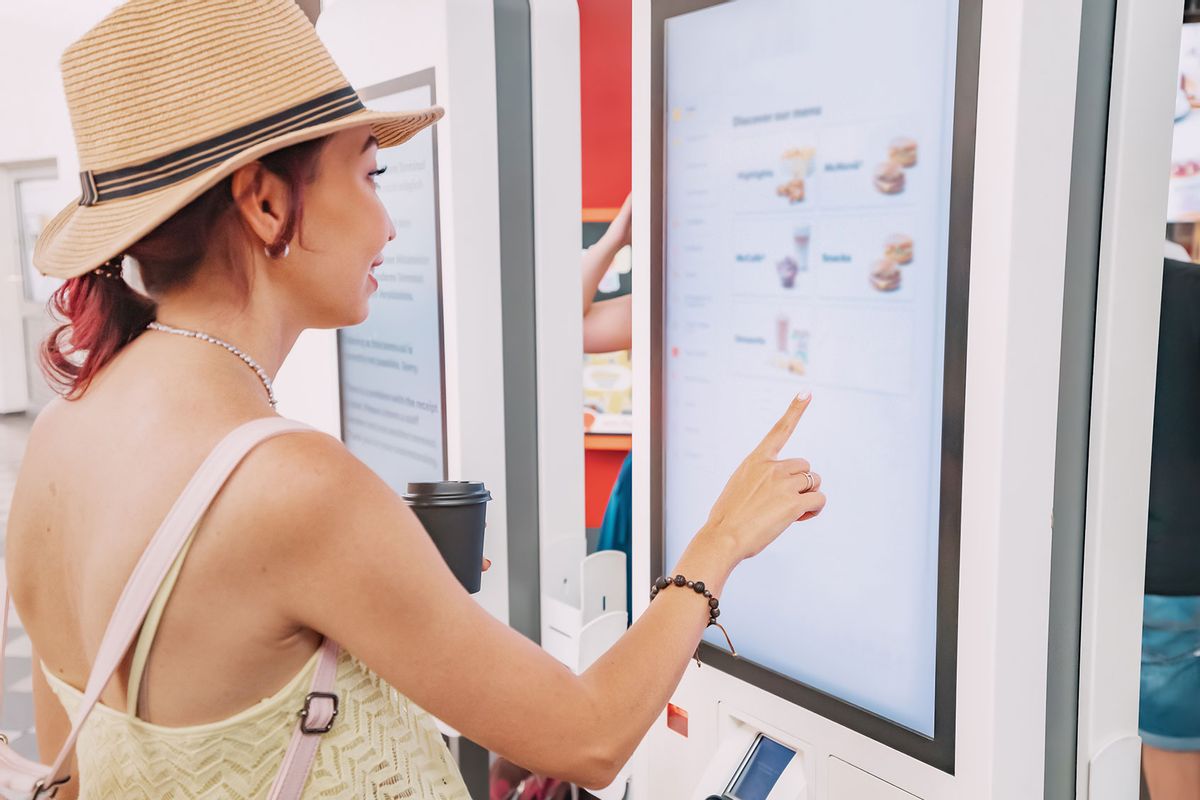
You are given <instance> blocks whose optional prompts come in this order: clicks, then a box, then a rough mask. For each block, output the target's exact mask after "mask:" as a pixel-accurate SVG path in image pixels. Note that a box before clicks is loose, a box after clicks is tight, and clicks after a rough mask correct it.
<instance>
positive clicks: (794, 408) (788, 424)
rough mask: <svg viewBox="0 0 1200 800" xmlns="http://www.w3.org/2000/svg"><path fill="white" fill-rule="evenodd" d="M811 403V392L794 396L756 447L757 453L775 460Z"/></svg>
mask: <svg viewBox="0 0 1200 800" xmlns="http://www.w3.org/2000/svg"><path fill="white" fill-rule="evenodd" d="M811 402H812V393H811V392H807V391H804V392H801V393H800V394H798V395H796V397H795V398H794V399H793V400H792V402H791V404H790V405H789V406H788V408H787V411H785V412H784V413H783V416H782V417H780V419H779V421H778V422H776V423H775V425H774V427H772V428H771V430H770V431H769V432H768V433H767V435H766V437H765V438H764V439H763V440H762V443H761V444H760V445H759V446H758V452H759V454H760V455H762V456H764V457H765V458H775V457H776V456H778V455H779V451H780V450H782V449H783V448H784V445H786V444H787V443H788V440H789V439H791V438H792V433H793V432H794V431H795V430H796V425H797V424H799V422H800V418H801V417H803V416H804V412H805V410H806V409H807V408H808V406H809V403H811Z"/></svg>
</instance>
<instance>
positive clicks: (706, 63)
mask: <svg viewBox="0 0 1200 800" xmlns="http://www.w3.org/2000/svg"><path fill="white" fill-rule="evenodd" d="M1099 5H1104V6H1105V7H1104V8H1103V9H1100V8H1098V6H1099ZM1134 5H1136V4H1125V3H1110V4H1090V6H1089V4H1080V3H1050V4H1047V3H1036V2H1007V1H1005V2H992V1H991V0H934V1H933V2H925V3H916V4H913V3H905V4H895V3H892V4H869V5H868V6H863V5H862V4H847V3H826V2H815V1H811V2H810V1H808V0H791V1H788V0H731V1H729V2H722V1H721V0H652V2H648V3H645V4H637V5H635V11H634V59H635V64H634V75H635V80H634V138H635V142H634V204H635V208H636V209H638V211H639V214H638V215H637V216H636V218H635V223H634V229H633V239H634V269H633V274H634V304H635V329H634V330H635V335H634V341H635V349H634V355H633V359H634V364H635V376H636V377H635V385H634V395H635V403H636V404H637V409H638V411H637V413H635V418H636V433H635V439H634V454H635V455H634V476H635V487H638V489H640V490H641V491H635V494H634V529H635V554H634V564H633V574H634V580H635V582H636V581H637V580H638V579H639V577H640V578H641V579H642V580H643V581H644V584H645V586H649V585H650V582H651V581H652V580H653V578H654V577H655V576H657V575H660V574H664V573H668V574H669V570H670V569H671V567H672V565H673V563H674V560H675V559H676V558H677V557H678V556H679V554H680V553H681V552H682V550H683V548H684V546H685V545H686V544H687V542H688V541H689V540H690V538H691V536H692V535H694V533H695V532H696V531H697V530H698V529H699V528H700V526H701V525H702V524H703V522H704V520H705V517H706V515H707V512H708V509H709V506H710V505H711V503H712V501H713V499H714V498H715V497H716V496H717V495H718V493H719V491H720V489H721V486H722V484H723V481H724V480H725V478H726V477H727V476H728V475H729V474H730V473H731V472H732V470H733V469H734V467H735V466H736V465H737V463H738V462H739V461H740V460H741V458H742V457H744V455H745V453H747V452H748V451H749V450H750V449H751V448H752V447H753V446H754V444H755V443H756V442H757V441H758V439H759V438H760V437H761V436H762V434H763V432H764V431H765V430H766V429H767V428H768V427H769V425H770V424H771V423H772V422H773V421H774V419H775V418H777V417H778V415H779V414H780V413H781V412H782V410H783V408H784V407H785V406H786V404H787V402H788V400H789V399H790V398H791V397H792V396H793V395H794V394H795V393H796V392H798V391H800V390H809V391H812V392H813V395H814V400H813V403H812V405H811V407H810V410H809V412H808V414H807V415H806V417H805V419H804V420H803V421H802V422H801V424H800V427H799V429H798V430H797V433H796V435H795V437H794V441H793V442H792V444H791V446H790V447H789V448H788V449H787V450H785V452H784V454H783V455H784V456H785V457H788V456H799V455H803V456H804V457H806V458H809V459H810V460H811V461H812V462H813V465H814V469H815V470H817V471H818V472H820V473H821V475H822V477H823V491H825V492H826V493H827V495H828V497H829V503H828V506H827V508H826V510H825V512H824V513H823V514H822V516H821V517H820V518H819V519H817V520H814V521H811V522H808V523H803V524H800V525H797V526H795V527H794V528H793V529H791V530H789V531H788V532H786V533H785V534H784V536H783V537H781V538H780V540H778V541H777V542H776V543H775V544H773V545H772V546H771V547H769V548H768V549H767V550H766V551H765V552H764V553H762V554H761V555H759V556H758V557H756V558H754V559H752V560H750V561H748V562H746V563H744V564H742V565H741V566H740V567H739V568H738V569H737V570H736V571H735V573H734V575H733V576H732V578H731V579H730V580H729V582H728V585H727V586H726V590H725V595H724V597H722V598H721V611H722V618H721V622H722V623H723V624H724V625H725V627H726V628H727V629H728V631H729V634H730V636H731V637H732V640H733V643H734V644H735V645H736V647H737V651H738V656H737V657H735V656H734V655H733V654H732V653H731V652H730V651H729V649H728V647H727V646H726V644H725V642H724V639H723V638H718V637H716V636H708V637H706V639H705V642H704V643H703V644H702V646H701V651H700V660H701V661H702V662H703V666H697V665H689V668H688V670H687V672H686V674H685V676H684V679H683V681H682V683H681V685H680V687H679V689H678V690H677V692H676V693H675V696H674V698H673V700H672V703H671V705H670V706H669V707H668V709H667V710H666V711H665V713H664V715H663V717H662V718H661V719H660V721H659V722H658V723H657V724H656V725H655V726H654V728H653V729H652V730H651V732H650V734H649V735H648V737H647V739H646V740H645V742H644V743H643V746H642V748H641V750H640V752H639V755H638V760H637V769H636V771H635V776H634V780H633V784H632V786H633V796H634V797H636V798H664V797H671V798H690V799H694V800H710V799H711V798H720V799H721V800H801V799H803V800H913V798H920V799H921V800H961V799H963V798H972V800H974V799H975V798H997V799H999V798H1013V799H1014V800H1027V799H1028V798H1038V797H1064V798H1065V797H1080V798H1084V797H1090V798H1101V797H1103V798H1109V797H1111V798H1118V797H1120V798H1127V797H1135V796H1136V791H1137V767H1138V744H1137V736H1136V730H1137V728H1136V722H1137V713H1136V711H1137V708H1136V706H1137V703H1136V698H1137V663H1136V662H1137V652H1138V651H1137V634H1138V625H1139V621H1140V618H1139V616H1138V609H1139V608H1140V602H1141V594H1140V589H1139V582H1140V580H1141V572H1140V570H1141V561H1140V560H1139V559H1140V557H1141V556H1140V551H1139V549H1138V547H1139V545H1138V538H1137V537H1138V535H1139V533H1138V531H1139V528H1138V525H1139V523H1140V536H1141V537H1142V538H1141V543H1142V545H1144V531H1145V493H1146V486H1147V482H1148V454H1149V420H1150V414H1151V403H1150V398H1152V396H1153V370H1152V369H1150V370H1147V368H1146V364H1147V363H1149V364H1153V360H1154V353H1155V352H1156V351H1155V347H1156V340H1155V338H1154V333H1155V330H1156V327H1157V325H1156V320H1157V296H1156V291H1157V288H1156V287H1157V277H1156V276H1157V271H1158V269H1159V266H1160V264H1161V243H1160V242H1161V238H1162V233H1161V229H1162V219H1163V217H1162V210H1163V206H1164V205H1165V199H1166V196H1165V185H1166V175H1167V171H1166V168H1165V167H1166V154H1167V152H1168V150H1169V135H1168V134H1169V124H1168V121H1169V119H1170V108H1171V86H1172V71H1173V70H1174V66H1173V64H1172V62H1173V61H1174V59H1175V57H1176V53H1177V44H1178V16H1179V15H1178V13H1177V12H1178V9H1176V10H1175V11H1176V13H1174V14H1171V13H1166V12H1163V11H1162V10H1152V9H1147V8H1144V7H1143V8H1140V9H1137V8H1134V7H1133V6H1134ZM1089 15H1090V16H1089ZM1098 17H1106V23H1107V28H1105V25H1104V24H1102V23H1101V22H1098V21H1097V20H1098ZM1081 27H1082V29H1083V30H1085V31H1089V32H1090V33H1092V34H1093V36H1094V38H1091V39H1089V40H1087V41H1085V42H1083V44H1082V46H1081V42H1080V39H1081V35H1080V32H1081ZM1163 51H1165V52H1166V53H1167V55H1166V56H1162V55H1161V53H1162V52H1163ZM1135 76H1136V77H1135ZM1135 87H1136V88H1135ZM1135 92H1136V93H1137V98H1138V99H1137V100H1134V99H1133V96H1134V93H1135ZM1077 97H1078V98H1079V104H1078V105H1077V102H1076V101H1077ZM1098 103H1099V105H1098ZM1155 114H1160V115H1161V119H1162V125H1161V126H1158V127H1154V126H1153V123H1152V122H1150V121H1149V120H1153V119H1155V117H1154V115H1155ZM1077 119H1078V120H1079V122H1078V123H1077ZM1135 119H1138V120H1140V121H1141V122H1142V123H1143V124H1144V126H1145V128H1144V129H1143V130H1141V131H1140V132H1139V133H1138V134H1134V133H1132V126H1133V124H1134V123H1133V120H1135ZM1106 126H1107V136H1105V131H1106ZM1150 127H1154V131H1153V132H1148V131H1147V130H1145V129H1148V128H1150ZM1156 170H1157V172H1156ZM1156 193H1157V195H1156ZM1134 198H1136V199H1137V203H1136V207H1135V203H1134V202H1133V199H1134ZM1139 258H1141V259H1143V260H1142V262H1141V263H1140V264H1139V263H1138V259H1139ZM1121 369H1128V370H1129V373H1128V374H1129V377H1130V380H1129V381H1128V382H1125V381H1122V382H1120V386H1119V387H1118V386H1115V385H1114V382H1115V378H1114V376H1115V374H1116V372H1117V371H1119V370H1121ZM1064 399H1065V400H1064ZM1077 401H1078V402H1077ZM1060 404H1061V407H1060ZM1118 409H1119V411H1118ZM1079 428H1082V429H1083V434H1082V435H1080V436H1078V437H1077V438H1075V439H1071V438H1069V437H1068V438H1064V437H1065V433H1064V432H1066V433H1069V434H1071V435H1074V434H1075V433H1077V432H1078V429H1079ZM1115 440H1120V442H1121V443H1122V446H1124V447H1125V448H1127V449H1126V450H1125V451H1124V455H1123V457H1122V460H1123V461H1124V463H1125V465H1126V466H1127V467H1128V469H1129V472H1128V473H1127V474H1126V478H1127V480H1126V482H1125V484H1124V485H1123V486H1122V490H1121V491H1120V492H1119V493H1118V492H1115V491H1114V489H1115V485H1114V484H1112V483H1111V481H1112V479H1113V477H1114V476H1113V474H1112V471H1111V470H1112V467H1111V466H1110V465H1109V462H1111V461H1112V460H1114V459H1116V453H1115V451H1114V449H1113V442H1114V441H1115ZM1089 448H1090V449H1089ZM1102 485H1107V486H1108V487H1109V491H1108V492H1100V491H1098V487H1100V486H1102ZM1076 495H1077V496H1076ZM1060 512H1061V514H1062V519H1063V521H1064V522H1065V524H1057V525H1056V524H1055V517H1056V515H1059V513H1060ZM1139 513H1140V514H1141V518H1140V520H1139V519H1138V515H1139ZM1118 520H1119V521H1120V524H1124V525H1125V526H1126V528H1125V531H1124V533H1125V535H1124V536H1123V537H1122V536H1119V535H1117V533H1116V531H1115V530H1113V526H1114V525H1116V524H1118ZM1076 526H1077V527H1076ZM689 577H690V576H689ZM1101 581H1104V583H1101ZM1106 585H1107V586H1111V587H1112V591H1111V592H1106V591H1105V590H1104V588H1103V587H1104V586H1106ZM633 597H634V605H635V614H636V612H637V611H640V610H641V609H643V608H644V607H645V604H646V603H647V602H648V600H647V599H646V597H645V593H644V592H640V591H638V590H637V587H636V583H635V591H634V594H633ZM1081 597H1082V598H1083V600H1082V605H1081V599H1080V598H1081ZM1101 613H1104V614H1108V615H1110V616H1109V618H1110V619H1112V621H1113V624H1112V626H1111V627H1106V626H1105V625H1104V624H1103V623H1101V622H1100V621H1099V619H1098V616H1097V615H1099V614H1101ZM1118 640H1119V642H1120V645H1119V646H1121V647H1125V648H1127V650H1125V651H1121V652H1120V654H1118V652H1117V649H1118V647H1117V642H1118ZM1101 654H1103V655H1104V656H1107V657H1108V658H1109V659H1110V661H1109V662H1108V663H1109V666H1110V669H1109V670H1107V671H1106V670H1105V667H1104V666H1103V665H1102V663H1101V661H1100V658H1101ZM1072 659H1073V660H1072ZM1064 708H1066V709H1068V711H1067V714H1068V715H1069V716H1066V717H1062V716H1060V715H1061V714H1062V710H1063V709H1064ZM1056 759H1061V760H1062V763H1055V760H1056ZM1060 775H1065V776H1066V778H1067V781H1068V782H1067V783H1066V784H1063V783H1061V782H1059V783H1055V781H1057V780H1058V777H1059V776H1060ZM1064 787H1065V788H1064Z"/></svg>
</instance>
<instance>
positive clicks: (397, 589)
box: [241, 402, 824, 786]
mask: <svg viewBox="0 0 1200 800" xmlns="http://www.w3.org/2000/svg"><path fill="white" fill-rule="evenodd" d="M805 405H806V403H801V402H797V403H795V404H793V406H792V408H790V409H789V412H788V416H787V417H785V419H784V420H781V422H780V424H779V425H778V426H777V427H776V430H774V431H773V432H772V436H773V437H774V440H772V441H776V440H777V441H779V442H780V444H779V445H778V447H781V446H782V442H784V441H786V438H787V436H789V435H790V433H791V429H792V428H794V426H795V423H796V421H797V420H798V419H799V417H800V415H801V414H802V413H803V409H804V406H805ZM769 438H770V437H769ZM764 447H765V448H766V449H763V448H764ZM778 447H777V446H775V445H774V444H772V445H770V446H767V443H766V441H764V445H763V446H762V447H760V449H759V450H756V452H755V454H752V457H751V458H749V459H748V460H747V462H746V463H744V464H743V465H742V467H740V468H739V471H738V472H737V473H735V475H734V477H733V478H732V479H731V481H730V485H729V487H727V489H726V492H725V494H723V495H722V498H721V500H719V501H718V506H717V507H714V513H713V517H712V520H711V525H710V526H709V527H706V528H705V530H703V531H701V532H700V533H699V535H697V537H696V539H695V540H694V541H693V543H692V545H691V546H690V547H689V548H688V550H687V551H686V553H685V554H684V556H683V557H682V559H681V560H680V562H679V564H678V565H677V569H678V571H679V572H682V573H683V574H685V575H687V576H688V577H689V578H692V579H694V580H703V581H704V582H705V583H706V584H708V585H709V586H711V587H712V589H713V592H714V594H716V595H718V596H719V595H720V593H721V590H722V587H723V586H724V582H725V579H726V578H727V576H728V575H729V572H730V571H731V570H732V568H733V567H734V566H735V565H736V564H737V563H738V561H740V560H741V558H743V557H745V556H746V555H749V554H752V553H754V552H757V551H758V550H759V549H761V547H762V546H765V542H766V541H769V540H770V539H773V538H775V536H776V535H778V533H779V532H780V531H782V530H783V529H784V528H786V527H787V525H788V524H789V523H790V522H791V521H794V520H796V519H797V518H799V517H801V516H805V515H807V514H810V513H812V512H815V511H819V510H820V507H821V506H822V505H823V504H824V498H823V497H822V496H821V495H820V494H819V493H810V494H800V493H799V491H800V489H801V488H802V487H803V486H804V485H805V484H806V481H805V479H803V478H798V477H796V476H795V474H792V473H794V472H795V471H796V470H799V468H800V467H801V466H803V467H805V468H807V464H803V463H799V462H775V461H773V458H774V456H775V455H776V454H777V453H778ZM250 458H251V459H253V460H255V461H257V462H258V466H257V467H254V468H253V469H251V467H250V465H249V462H248V463H247V465H246V468H245V469H244V470H243V474H244V475H251V474H253V475H255V476H257V477H256V478H254V479H248V480H245V481H243V482H242V489H241V490H242V491H255V492H257V493H258V496H259V497H261V498H263V499H264V500H266V502H260V504H259V506H260V508H261V509H262V511H261V512H260V513H261V514H262V516H261V518H260V519H258V520H257V527H258V530H259V531H260V532H261V534H260V536H258V537H257V541H259V542H260V543H261V548H262V550H261V553H258V554H256V555H252V556H251V557H252V558H261V559H262V560H263V568H264V570H268V572H264V575H266V574H270V575H272V576H273V580H274V588H273V596H274V597H276V598H277V600H278V602H279V604H280V613H282V614H290V615H292V616H293V618H294V620H295V622H296V623H297V624H299V625H303V626H305V627H308V628H311V629H313V630H316V631H320V632H322V633H324V634H326V635H328V636H332V637H333V638H335V639H336V640H337V641H339V642H340V643H341V644H342V645H343V646H344V647H346V648H347V649H348V650H349V651H350V652H352V653H354V654H355V655H356V656H358V657H359V658H361V659H362V660H363V661H364V662H365V663H366V664H367V665H368V666H370V667H371V668H372V669H373V670H375V671H376V672H377V673H378V674H379V675H380V676H381V677H383V678H384V679H385V680H386V681H388V682H389V683H390V684H392V685H393V686H395V687H396V688H397V689H399V690H400V691H401V692H403V693H404V694H405V695H407V696H408V697H410V698H411V699H412V700H413V701H414V702H416V703H417V704H418V705H420V706H421V707H423V708H425V709H427V710H429V711H430V712H431V713H433V714H434V715H435V716H437V717H439V718H440V719H442V720H444V721H445V722H446V723H448V724H450V725H452V726H454V727H455V728H457V729H458V730H460V731H462V732H463V733H464V734H465V735H467V736H469V737H470V738H471V739H473V740H475V741H477V742H479V743H480V744H481V745H483V746H484V747H487V748H488V749H490V750H493V751H495V752H497V753H500V754H502V755H504V756H506V757H508V758H510V759H512V760H513V761H515V762H517V763H520V764H522V765H523V766H525V767H527V768H529V769H532V770H534V771H536V772H539V773H542V774H549V775H554V776H556V777H560V778H564V779H568V780H571V781H573V782H576V783H581V784H583V785H585V786H603V785H606V784H607V783H608V782H610V781H611V779H612V777H613V776H614V774H615V772H616V771H617V770H618V769H619V768H620V766H621V765H622V764H624V763H625V761H626V760H627V759H628V758H629V756H630V755H631V754H632V752H633V750H634V748H635V747H636V746H637V744H638V742H639V741H641V739H642V737H643V736H644V734H645V732H646V730H647V729H648V728H649V726H650V725H651V724H652V722H653V720H654V719H655V718H656V717H657V715H658V714H659V713H660V712H661V710H662V709H663V707H664V706H665V705H666V703H667V701H668V700H669V698H670V695H671V693H672V692H673V691H674V689H675V686H676V685H677V684H678V681H679V679H680V676H681V675H682V673H683V670H684V668H685V666H686V664H687V660H688V658H689V657H690V656H691V654H692V652H693V651H694V650H695V649H696V646H697V644H698V642H699V640H700V636H701V634H702V632H703V630H704V628H705V625H706V624H707V621H708V613H707V604H706V601H705V600H704V598H703V597H702V596H699V595H696V594H695V593H693V592H687V591H670V590H668V591H666V592H664V593H663V594H662V595H661V596H660V598H659V599H657V600H656V601H655V602H654V604H653V605H652V606H651V608H650V609H649V610H648V611H647V612H646V613H645V614H643V615H642V617H641V618H639V620H638V621H637V623H635V624H634V626H633V627H632V628H631V629H630V630H629V631H628V632H627V633H626V635H625V636H623V637H622V638H621V640H620V641H619V642H618V643H617V644H616V645H615V646H614V647H613V648H612V649H611V651H610V652H609V653H607V654H606V655H605V656H604V657H603V658H601V659H600V660H599V661H598V662H597V663H596V664H595V665H594V666H593V667H592V668H591V669H589V670H588V671H587V672H586V673H584V674H583V675H581V676H576V675H575V674H573V673H572V672H571V671H570V670H568V669H567V668H566V667H565V666H563V665H562V664H560V663H559V662H558V661H556V660H554V659H553V658H552V657H551V656H549V655H548V654H547V653H545V652H544V651H543V650H542V649H541V648H539V647H538V646H537V645H535V644H534V643H533V642H531V641H529V640H528V639H526V638H524V637H523V636H521V635H520V634H518V633H516V632H515V631H513V630H512V629H510V628H508V627H507V626H505V625H504V624H502V623H500V622H498V621H497V620H495V619H494V618H493V617H492V616H491V615H490V614H488V613H487V612H485V611H484V610H483V609H482V608H480V607H479V605H478V604H477V603H476V602H475V601H474V600H473V599H472V598H471V597H470V596H469V595H468V594H467V593H466V592H465V591H464V590H463V589H462V587H461V586H460V585H459V584H458V582H457V581H456V580H455V579H454V577H453V576H452V575H451V573H450V571H449V569H448V568H447V567H446V566H445V564H444V562H443V561H442V559H441V556H440V555H439V554H438V552H437V550H436V549H435V548H434V546H433V544H432V542H431V541H430V539H429V537H428V536H427V535H426V533H425V532H424V530H423V529H422V528H421V526H420V524H419V523H418V521H417V519H416V518H415V517H414V516H413V514H412V513H411V511H410V510H409V509H408V507H407V506H406V505H405V504H404V502H403V501H402V500H400V498H399V497H397V496H396V495H395V493H393V492H392V491H391V490H390V489H389V488H388V487H387V486H386V485H385V484H384V483H383V482H382V481H380V480H379V479H378V478H377V477H376V476H375V475H374V474H373V473H372V472H371V471H370V470H368V469H367V468H366V467H365V466H363V465H362V464H361V463H360V462H358V461H357V460H356V459H354V458H353V457H352V456H350V455H349V454H348V453H347V452H346V451H345V449H344V448H343V447H342V445H341V444H340V443H338V442H337V441H335V440H333V439H331V438H328V437H324V436H319V435H300V436H289V437H282V438H280V439H277V440H274V441H272V442H270V443H268V444H267V445H265V446H264V447H262V448H260V449H259V450H258V451H256V452H255V453H252V454H251V457H250ZM785 473H787V474H785ZM279 476H286V478H285V479H283V480H280V479H279ZM256 480H263V481H264V484H263V485H262V486H260V487H258V488H257V489H256V488H255V487H254V486H253V483H254V482H255V481H256ZM268 484H269V486H268Z"/></svg>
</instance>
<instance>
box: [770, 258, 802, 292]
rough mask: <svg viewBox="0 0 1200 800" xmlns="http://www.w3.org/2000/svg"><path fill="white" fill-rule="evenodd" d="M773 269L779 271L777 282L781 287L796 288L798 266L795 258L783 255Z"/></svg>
mask: <svg viewBox="0 0 1200 800" xmlns="http://www.w3.org/2000/svg"><path fill="white" fill-rule="evenodd" d="M775 271H776V272H778V273H779V283H780V285H782V286H783V288H785V289H794V288H796V275H797V274H799V272H800V266H799V265H798V264H797V263H796V259H794V258H792V257H791V256H785V257H784V259H783V260H782V261H780V262H779V263H778V264H776V265H775Z"/></svg>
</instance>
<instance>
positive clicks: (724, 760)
mask: <svg viewBox="0 0 1200 800" xmlns="http://www.w3.org/2000/svg"><path fill="white" fill-rule="evenodd" d="M722 722H723V725H724V728H723V736H722V740H721V746H720V749H719V750H718V751H717V754H716V756H715V758H713V761H712V764H711V766H710V767H709V768H708V770H707V771H706V772H705V773H704V776H703V777H702V778H701V779H700V782H699V783H698V784H697V787H696V790H695V791H694V792H692V794H691V798H692V800H713V799H714V798H715V799H716V800H808V798H809V797H810V795H809V793H808V785H809V781H808V775H807V773H806V767H807V766H808V765H809V764H810V763H811V762H810V759H811V756H810V755H808V754H807V753H806V751H805V747H804V745H803V744H802V743H801V742H798V741H796V740H794V739H792V738H791V737H790V736H788V735H787V734H785V733H783V732H782V731H779V730H775V729H773V728H770V726H767V725H765V724H763V723H762V722H760V721H758V720H755V719H754V718H753V717H749V716H744V715H739V714H736V713H728V712H727V713H726V714H725V715H724V718H723V720H722Z"/></svg>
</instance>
